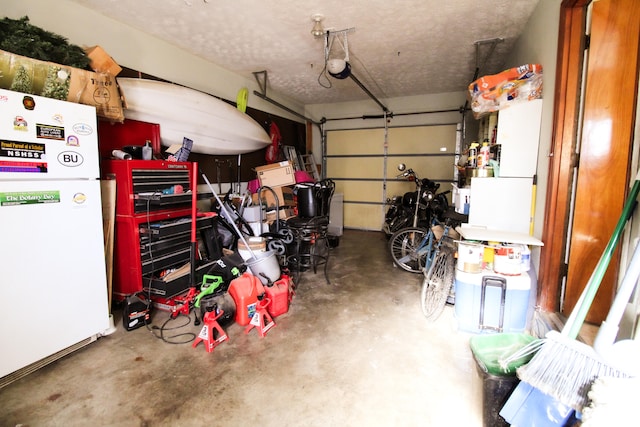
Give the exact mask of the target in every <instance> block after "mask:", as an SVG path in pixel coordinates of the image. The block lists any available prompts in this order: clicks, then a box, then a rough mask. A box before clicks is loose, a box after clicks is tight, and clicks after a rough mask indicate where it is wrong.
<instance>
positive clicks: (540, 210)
mask: <svg viewBox="0 0 640 427" xmlns="http://www.w3.org/2000/svg"><path fill="white" fill-rule="evenodd" d="M561 2H562V1H561V0H540V3H538V6H537V7H536V10H535V11H534V13H533V15H532V16H531V18H530V19H529V22H528V23H527V25H526V27H525V29H524V32H523V33H522V36H521V37H520V39H519V40H518V41H517V42H516V44H515V46H514V48H513V50H512V52H511V55H510V56H509V59H508V61H507V64H506V68H510V67H516V66H518V65H522V64H541V65H542V69H543V73H542V79H543V83H542V84H543V92H542V97H543V104H542V122H541V125H540V143H539V144H540V145H539V149H538V188H537V198H536V210H535V219H534V235H535V236H536V237H538V238H540V237H541V236H542V228H543V225H544V208H545V197H546V190H547V178H548V175H549V160H550V159H549V152H550V150H551V134H552V131H553V104H554V93H555V80H556V65H557V60H556V58H557V56H556V55H557V50H558V29H559V23H560V4H561ZM534 256H535V254H534ZM534 262H535V265H536V269H537V266H538V265H539V259H534Z"/></svg>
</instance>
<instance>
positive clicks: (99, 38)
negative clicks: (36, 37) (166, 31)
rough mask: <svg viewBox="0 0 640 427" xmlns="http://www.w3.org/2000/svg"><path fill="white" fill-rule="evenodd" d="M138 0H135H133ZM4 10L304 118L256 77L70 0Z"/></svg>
mask: <svg viewBox="0 0 640 427" xmlns="http://www.w3.org/2000/svg"><path fill="white" fill-rule="evenodd" d="M132 1H135V0H132ZM1 13H2V14H3V17H4V16H7V17H9V18H11V19H18V18H21V17H23V16H28V17H29V21H30V22H31V23H32V24H33V25H36V26H39V27H41V28H43V29H45V30H47V31H51V32H54V33H56V34H59V35H61V36H64V37H66V38H67V39H68V40H69V42H70V43H72V44H75V45H78V46H83V47H89V46H94V45H100V46H102V47H103V48H104V49H105V50H106V51H107V52H108V53H109V54H110V55H111V56H112V57H113V58H114V59H115V61H116V62H118V64H120V65H121V66H123V67H127V68H132V69H134V70H138V71H142V72H145V73H148V74H152V75H154V76H156V77H160V78H163V79H166V80H169V81H172V82H175V83H180V84H183V85H185V86H189V87H191V88H193V89H197V90H201V91H203V92H207V93H209V94H211V95H214V96H217V97H219V98H223V99H226V100H230V101H233V102H235V100H236V96H237V93H238V90H240V88H242V87H247V88H249V93H250V95H249V100H248V106H249V107H252V108H255V109H257V110H260V111H265V112H269V113H273V114H275V115H278V116H280V117H286V118H288V119H291V120H295V121H300V119H299V118H298V117H296V116H293V115H290V114H289V113H287V112H285V111H284V110H282V109H280V108H278V107H276V106H274V105H273V104H271V103H269V102H267V101H264V100H263V99H261V98H259V97H257V96H254V95H253V91H254V90H257V91H259V90H260V88H259V87H258V84H257V82H256V81H255V79H254V78H253V76H250V77H248V78H247V77H243V76H240V75H238V74H235V73H232V72H230V71H227V70H225V69H223V68H221V67H219V66H217V65H215V64H213V63H211V62H207V61H205V60H203V59H202V58H200V57H197V56H195V55H191V54H188V53H186V52H184V51H183V50H181V49H178V48H177V47H175V46H173V45H171V44H169V43H166V42H164V41H162V40H159V39H157V38H155V37H152V36H150V35H148V34H145V33H143V32H141V31H138V30H136V29H134V28H132V27H129V26H127V25H124V24H121V23H118V22H116V21H114V20H112V19H110V18H107V17H106V16H104V15H101V14H98V13H96V12H93V11H92V10H90V9H87V8H86V7H84V6H82V5H79V4H77V3H74V2H72V1H69V0H2V9H1ZM269 97H270V98H272V99H274V100H276V101H278V102H280V103H281V104H283V105H286V106H288V107H289V108H291V109H292V110H294V111H303V106H302V105H299V104H296V103H295V102H293V101H291V100H289V99H285V98H282V97H278V96H276V95H273V94H271V93H269Z"/></svg>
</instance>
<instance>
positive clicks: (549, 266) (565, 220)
mask: <svg viewBox="0 0 640 427" xmlns="http://www.w3.org/2000/svg"><path fill="white" fill-rule="evenodd" d="M590 3H591V0H563V1H562V4H561V10H560V27H559V35H558V56H557V64H558V67H557V73H556V91H555V94H554V118H553V122H554V127H553V132H552V143H551V150H550V153H549V158H550V163H549V180H548V187H547V193H546V205H545V228H544V230H543V234H542V240H543V241H544V242H545V247H544V248H543V250H542V252H541V256H540V270H539V282H540V286H539V288H538V289H539V295H538V304H539V306H540V308H541V309H542V310H544V311H550V312H558V311H560V310H561V309H562V307H560V303H561V301H562V298H563V295H562V294H563V291H564V289H563V280H564V277H565V276H566V274H567V265H566V264H565V258H566V253H567V251H568V248H567V245H568V243H567V240H568V235H569V228H568V227H569V215H570V209H571V203H572V200H571V198H572V194H573V191H574V189H573V188H572V186H573V185H574V175H573V174H574V167H575V166H576V164H577V161H578V156H577V155H576V154H575V153H576V145H577V143H578V141H577V136H578V135H579V134H580V132H579V127H580V126H581V123H580V120H579V119H580V114H581V112H580V102H581V97H582V94H581V87H582V75H583V53H584V49H585V43H586V37H585V26H586V21H587V19H586V18H587V13H588V12H587V7H588V6H589V4H590ZM637 67H638V65H637V64H636V73H637ZM636 89H637V88H636ZM636 93H637V90H636V91H635V93H634V96H635V94H636ZM633 105H634V106H635V105H636V103H635V102H634V103H633ZM631 113H633V111H631ZM630 126H631V129H630V131H631V132H632V131H633V129H632V128H633V123H631V125H630ZM631 161H632V159H631V158H630V159H629V162H631ZM612 267H614V268H616V269H619V266H618V265H617V264H616V263H615V261H614V262H613V263H612ZM616 271H617V270H616Z"/></svg>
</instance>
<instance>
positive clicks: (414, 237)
mask: <svg viewBox="0 0 640 427" xmlns="http://www.w3.org/2000/svg"><path fill="white" fill-rule="evenodd" d="M427 233H428V231H427V230H425V229H424V228H413V227H410V228H403V229H402V230H398V231H396V232H395V233H393V235H392V236H391V238H390V239H389V249H390V251H391V257H392V258H393V262H394V263H395V264H396V265H397V266H398V267H400V268H402V269H403V270H405V271H408V272H411V273H421V272H422V270H423V268H424V266H425V260H426V258H427V252H428V251H426V250H420V251H419V249H420V248H421V246H423V242H424V241H425V237H427Z"/></svg>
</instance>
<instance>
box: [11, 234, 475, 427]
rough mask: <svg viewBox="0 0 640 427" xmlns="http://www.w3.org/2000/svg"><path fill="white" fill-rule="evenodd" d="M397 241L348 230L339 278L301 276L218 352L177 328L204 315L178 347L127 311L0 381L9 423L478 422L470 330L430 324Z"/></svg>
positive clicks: (335, 254)
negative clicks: (127, 318) (262, 327)
mask: <svg viewBox="0 0 640 427" xmlns="http://www.w3.org/2000/svg"><path fill="white" fill-rule="evenodd" d="M386 242H387V241H386V239H385V238H384V237H383V235H382V233H376V232H364V231H354V230H346V231H345V234H344V235H343V236H342V238H341V240H340V244H339V246H338V247H337V248H334V249H332V252H331V260H330V265H329V268H330V272H329V274H330V279H331V284H330V285H329V284H327V283H326V282H325V281H324V277H323V276H322V274H320V273H318V274H315V275H314V274H313V273H311V272H307V273H304V275H303V276H302V278H301V280H300V283H299V285H298V288H297V293H296V296H295V298H294V300H293V302H292V305H291V307H290V310H289V312H288V313H286V314H284V315H282V316H279V317H277V318H276V319H275V322H276V327H275V328H273V329H271V330H270V331H269V332H268V333H267V335H266V337H264V338H260V337H259V336H258V334H257V331H255V330H254V331H251V333H249V334H247V335H245V333H244V330H243V327H241V326H239V325H236V324H233V325H231V326H228V327H227V328H226V331H227V334H228V335H229V336H230V340H229V341H227V342H224V343H222V344H221V345H219V346H218V347H217V348H215V350H214V351H213V352H212V353H207V352H206V351H205V349H204V347H203V344H202V343H201V344H200V345H199V346H198V347H197V348H192V346H191V342H190V340H191V339H192V338H193V336H194V335H179V334H197V333H198V332H199V331H200V329H201V326H195V325H194V324H193V321H192V320H193V315H192V316H191V322H190V323H189V324H188V325H186V326H183V327H180V328H177V329H172V330H166V331H164V332H163V335H164V336H165V337H171V336H174V337H173V338H169V340H170V341H177V342H186V343H184V344H170V343H167V342H165V341H163V340H161V339H159V338H158V336H159V335H160V331H159V330H157V329H151V330H149V329H146V328H139V329H136V330H134V331H131V332H127V331H125V330H124V329H123V328H122V325H121V319H120V313H119V312H116V314H115V316H114V317H115V318H116V326H117V328H118V329H117V331H116V332H115V333H113V334H111V335H109V336H106V337H102V338H100V339H99V340H98V341H97V342H94V343H92V344H90V345H88V346H86V347H84V348H82V349H80V350H79V351H76V352H74V353H73V354H71V355H69V356H67V357H65V358H63V359H61V360H58V361H56V362H54V363H52V364H50V365H48V366H45V367H44V368H42V369H40V370H38V371H36V372H34V373H32V374H30V375H28V376H27V377H24V378H22V379H19V380H18V381H16V382H14V383H12V384H9V385H7V386H6V387H4V388H3V389H0V408H1V409H0V426H17V425H21V426H31V427H36V426H62V425H64V426H86V425H94V426H145V427H147V426H148V427H151V426H200V425H203V426H204V425H207V426H249V425H259V426H383V425H384V426H467V427H474V426H481V425H482V401H481V395H482V380H481V379H480V377H479V375H478V374H477V372H476V365H475V362H474V361H473V359H472V355H471V352H470V350H469V343H468V342H469V338H470V337H471V336H472V335H471V334H467V333H462V332H459V331H457V328H456V323H455V319H454V316H453V307H451V306H447V308H446V309H445V311H444V313H443V315H442V316H441V317H440V318H439V319H438V320H437V321H436V322H432V323H429V322H428V321H426V320H425V318H424V317H423V316H422V313H421V310H420V307H419V284H420V283H421V277H422V276H420V275H413V274H411V273H406V272H403V271H400V270H398V269H396V268H394V267H393V266H392V263H391V259H390V257H389V255H388V252H387V246H386V245H387V243H386ZM167 318H168V314H167V313H166V312H162V311H156V312H155V313H154V315H153V325H154V326H160V325H162V324H163V323H164V321H165V320H166V319H167ZM188 320H189V319H187V317H186V316H181V317H178V319H176V320H175V321H171V322H170V323H169V324H168V325H167V327H177V326H180V325H184V324H185V323H186V322H187V321H188ZM176 335H177V336H176ZM187 341H188V342H187Z"/></svg>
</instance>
